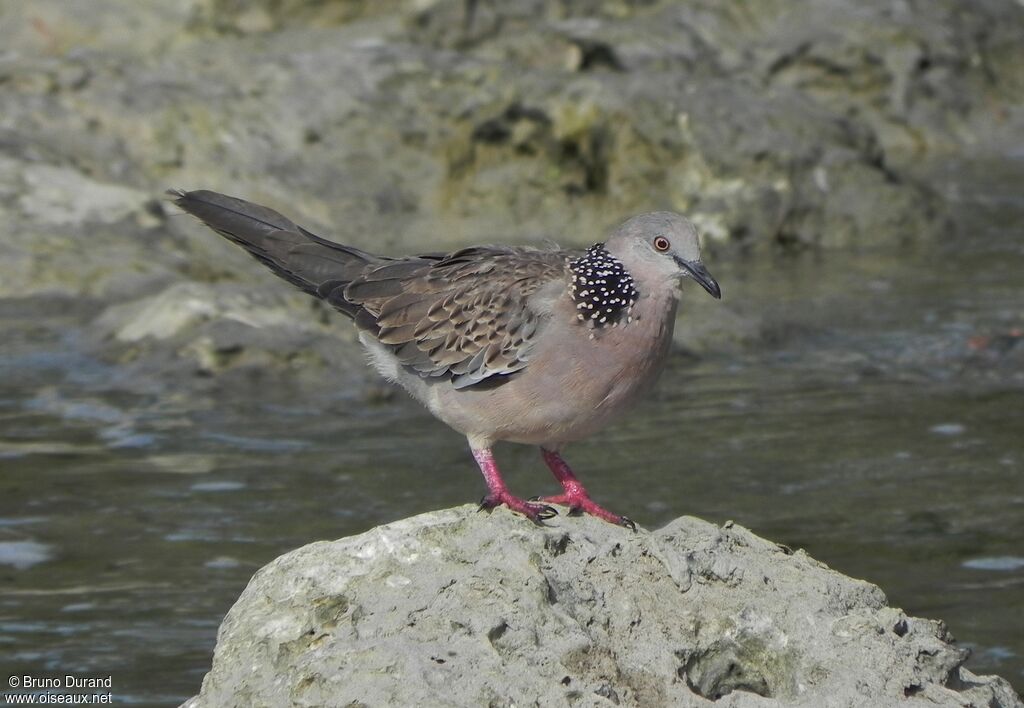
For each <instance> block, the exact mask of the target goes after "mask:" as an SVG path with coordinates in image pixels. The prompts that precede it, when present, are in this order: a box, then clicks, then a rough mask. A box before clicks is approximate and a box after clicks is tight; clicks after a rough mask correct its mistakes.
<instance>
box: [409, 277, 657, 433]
mask: <svg viewBox="0 0 1024 708" xmlns="http://www.w3.org/2000/svg"><path fill="white" fill-rule="evenodd" d="M676 303H677V300H676V297H675V293H674V292H666V293H665V295H664V296H662V297H657V296H648V297H643V296H641V297H640V299H639V300H638V301H637V302H636V305H635V306H634V308H633V317H632V321H631V322H629V323H628V324H627V323H620V324H619V325H618V326H616V327H603V328H591V327H589V326H587V325H586V324H584V323H581V322H579V321H578V320H577V319H576V318H575V316H574V315H575V313H574V309H575V308H574V304H573V302H572V301H571V300H570V299H569V298H565V300H564V301H559V302H558V303H556V304H555V306H554V307H553V310H552V312H551V319H550V320H549V321H548V322H547V325H546V327H545V330H544V332H543V334H542V336H541V337H539V339H538V342H537V347H536V349H535V350H534V352H533V353H532V355H531V358H530V363H529V365H528V366H527V367H526V369H525V370H523V371H521V372H519V373H518V374H516V375H515V376H513V377H512V378H511V379H510V380H508V381H506V382H504V383H502V384H501V385H499V386H495V387H492V388H482V389H479V388H473V389H464V390H458V391H457V390H454V389H452V388H451V387H449V386H439V385H430V386H426V387H423V388H424V390H422V391H421V392H416V391H413V390H412V389H410V392H411V393H413V395H414V396H416V397H417V398H419V399H420V400H422V401H423V402H424V403H425V404H426V405H427V406H428V408H430V410H431V411H432V412H433V413H434V415H436V416H437V417H438V418H440V419H441V420H443V421H445V422H446V423H448V424H449V425H450V426H451V427H453V428H455V429H456V430H458V431H460V432H462V433H463V434H465V435H467V436H468V437H469V438H470V439H471V441H475V442H476V443H477V444H492V443H493V442H495V441H497V440H507V441H511V442H520V443H527V444H533V445H546V446H549V447H550V446H555V445H557V444H560V443H565V442H571V441H574V440H579V439H581V438H584V437H587V436H589V435H591V434H592V433H594V432H596V431H597V430H600V429H601V428H603V427H604V426H606V425H608V424H609V423H611V422H612V421H614V420H615V419H616V418H617V417H619V416H620V415H621V414H622V413H624V412H626V411H627V410H628V409H629V408H630V407H631V406H632V405H633V404H634V403H635V402H636V400H637V399H638V398H639V397H640V396H642V395H643V394H644V393H645V392H646V391H647V390H649V389H650V387H651V385H652V384H653V383H654V382H655V381H656V380H657V377H658V375H659V374H660V373H661V370H662V369H663V368H664V364H665V360H666V358H667V355H668V352H669V348H670V346H671V341H672V328H673V324H674V321H675V310H676ZM567 323H568V324H567ZM412 383H413V386H414V387H415V386H416V384H415V382H412ZM407 388H409V387H408V386H407Z"/></svg>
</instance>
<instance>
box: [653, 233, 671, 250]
mask: <svg viewBox="0 0 1024 708" xmlns="http://www.w3.org/2000/svg"><path fill="white" fill-rule="evenodd" d="M671 245H672V244H670V243H669V242H668V239H667V238H665V237H664V236H658V237H657V238H655V239H654V248H655V249H656V250H658V251H667V250H668V249H669V247H670V246H671Z"/></svg>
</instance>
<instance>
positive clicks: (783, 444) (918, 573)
mask: <svg viewBox="0 0 1024 708" xmlns="http://www.w3.org/2000/svg"><path fill="white" fill-rule="evenodd" d="M944 174H945V175H946V178H945V182H946V183H947V188H946V191H947V196H948V197H949V198H950V199H952V200H955V201H956V202H957V204H958V211H959V217H958V226H957V229H956V231H955V233H951V235H950V237H949V238H948V239H945V240H943V241H942V242H939V243H934V244H919V245H917V246H915V247H912V248H911V247H893V248H890V249H887V250H885V251H875V252H859V253H854V252H847V253H829V254H826V255H820V254H803V255H801V256H795V257H788V258H782V257H773V258H770V259H762V260H760V261H758V260H752V259H747V260H733V261H730V262H722V261H721V260H720V261H718V262H716V263H715V266H714V268H713V269H712V270H713V272H714V273H715V275H716V276H717V277H718V279H719V281H720V282H721V283H722V284H723V289H724V290H725V293H726V297H727V298H729V299H730V300H732V301H733V302H736V303H743V305H742V307H741V310H742V311H743V312H744V313H747V314H750V315H752V316H755V317H756V320H757V321H759V322H761V323H762V324H761V325H759V326H760V327H761V328H762V329H763V330H764V332H765V334H764V335H763V337H762V338H761V344H760V345H759V346H757V347H740V348H737V349H735V350H733V349H731V348H730V347H723V348H720V349H719V350H715V351H713V352H712V353H711V354H709V355H707V356H704V357H701V358H699V359H698V358H694V357H690V356H687V355H685V354H680V355H679V356H677V357H675V358H674V359H673V361H672V364H671V366H670V368H669V370H668V371H667V372H666V373H665V375H664V377H663V379H662V382H663V385H662V386H661V387H660V389H659V390H658V392H657V394H656V396H655V397H654V398H653V400H651V401H649V402H647V403H645V404H644V405H643V406H642V407H641V408H640V409H638V410H637V411H636V413H635V414H633V415H631V416H630V417H629V418H628V419H627V420H625V421H624V422H623V424H622V425H621V426H619V427H617V428H615V429H613V430H610V431H608V433H607V434H606V435H604V436H603V437H601V438H595V439H592V440H589V441H587V442H586V443H581V444H578V445H576V446H574V447H572V448H570V449H569V450H568V452H567V458H568V459H569V461H570V462H571V463H572V464H573V465H574V467H576V468H577V470H578V471H579V472H580V474H581V476H582V477H583V479H584V481H585V482H586V483H587V484H588V486H589V488H590V490H591V491H592V493H593V494H594V496H595V497H596V498H598V499H599V500H601V501H604V502H606V503H607V505H608V506H609V507H611V508H613V509H615V510H618V511H621V512H623V513H626V514H628V515H630V516H631V517H633V518H634V519H635V520H636V521H637V522H639V523H641V524H642V525H644V526H647V527H650V528H654V527H657V526H659V525H661V524H663V523H665V522H667V521H668V520H670V519H672V518H674V517H676V516H679V515H681V514H693V515H697V516H701V517H703V518H706V519H709V520H711V521H715V522H723V521H725V520H727V519H733V520H735V521H737V522H738V523H740V524H743V525H744V526H748V527H750V528H751V529H753V530H754V531H755V532H757V533H759V534H761V535H764V536H766V537H768V538H771V539H773V540H776V541H779V542H782V543H786V544H788V545H790V546H794V547H804V548H806V549H807V550H808V551H809V552H810V553H811V554H812V555H813V556H815V557H816V558H818V559H820V560H822V561H824V562H826V563H828V564H829V565H830V566H832V567H833V568H836V569H838V570H840V571H842V572H844V573H847V574H850V575H853V576H858V577H863V578H866V579H868V580H870V581H872V582H875V583H877V584H879V585H880V586H881V587H882V588H883V589H884V590H885V591H886V593H887V594H888V596H889V599H890V601H891V602H892V603H893V604H895V605H897V606H901V607H903V608H904V609H905V610H906V611H907V612H908V613H910V614H914V615H920V616H926V617H936V618H942V619H944V620H946V621H947V623H948V624H949V626H950V628H951V630H952V632H953V633H954V635H955V636H956V637H957V638H958V640H959V641H960V642H961V643H962V644H964V645H966V646H970V647H971V648H972V649H973V650H974V654H973V656H972V658H971V660H970V662H969V666H970V667H971V668H972V669H973V670H975V671H976V672H980V673H986V672H994V673H999V674H1001V675H1003V676H1004V677H1006V678H1008V679H1009V680H1010V681H1011V682H1013V683H1014V684H1015V686H1016V687H1017V688H1018V689H1020V688H1021V687H1024V442H1022V439H1024V438H1022V435H1021V433H1022V430H1024V425H1022V422H1024V372H1022V366H1021V363H1022V362H1024V351H1022V350H1024V341H1022V338H1021V336H1020V328H1021V327H1024V288H1022V280H1021V276H1020V274H1021V273H1022V272H1024V225H1022V224H1024V198H1022V197H1021V196H1020V195H1021V194H1024V190H1021V189H1020V185H1022V184H1024V164H1020V163H1018V164H1012V163H1004V164H997V165H984V166H977V167H976V168H973V169H972V168H970V167H969V166H963V165H955V166H949V167H948V168H946V172H945V173H944ZM268 277H270V276H268ZM694 297H699V293H698V294H697V295H694ZM685 317H686V315H685V313H684V315H683V319H682V320H681V326H685V321H686V319H685ZM82 321H83V318H82V317H81V315H80V313H76V312H75V311H74V310H73V309H72V310H71V311H68V310H67V309H66V308H65V307H64V306H53V305H52V304H49V305H48V304H45V303H31V302H30V303H2V304H0V322H2V324H3V326H4V329H5V343H4V350H3V357H2V359H0V469H2V471H3V472H2V474H0V667H2V668H3V669H7V671H6V673H8V674H22V673H28V674H35V675H40V674H55V673H56V674H64V673H74V674H77V675H79V676H105V675H108V674H111V675H112V676H113V689H112V690H113V693H114V697H115V700H118V701H120V702H122V703H128V704H136V705H168V704H173V703H176V702H179V701H181V700H183V699H185V698H186V697H188V696H189V695H192V694H193V693H195V692H196V691H197V690H198V689H199V685H200V682H201V680H202V676H203V673H204V671H205V670H206V668H208V666H209V662H210V655H211V652H212V649H213V644H214V641H215V633H216V629H217V626H218V624H219V622H220V620H221V618H222V617H223V615H224V613H225V612H226V611H227V609H228V608H229V607H230V605H231V603H232V602H233V601H234V599H235V598H236V597H237V596H238V594H239V593H240V592H241V590H242V589H243V587H244V586H245V584H246V582H247V581H248V578H249V576H250V575H251V574H252V573H253V572H254V571H255V570H256V569H257V568H259V567H260V566H262V565H263V564H265V563H267V562H269V561H270V560H272V559H273V558H274V557H275V556H277V555H279V554H280V553H283V552H285V551H287V550H290V549H292V548H295V547H297V546H300V545H302V544H305V543H308V542H311V541H313V540H317V539H321V538H337V537H340V536H344V535H348V534H352V533H357V532H361V531H364V530H366V529H368V528H370V527H372V526H374V525H376V524H380V523H384V522H388V521H392V520H395V519H398V518H402V517H405V516H409V515H412V514H416V513H419V512H424V511H428V510H431V509H438V508H442V507H448V506H452V505H456V504H460V503H465V502H468V501H473V500H475V499H477V498H478V497H479V496H480V495H481V493H482V489H483V485H482V482H481V480H480V479H479V476H478V473H477V472H476V471H475V469H474V467H473V463H472V460H471V458H470V457H469V454H468V452H467V450H466V448H465V443H464V441H463V440H462V439H460V437H459V436H457V435H456V434H454V433H451V432H449V431H447V429H446V428H444V427H443V426H442V425H441V424H440V423H437V422H435V421H434V420H433V419H432V418H430V416H429V415H428V414H427V413H426V412H425V411H423V410H422V409H420V408H419V407H418V406H416V405H415V404H413V403H411V402H408V401H406V400H405V399H404V398H403V397H400V396H399V397H396V398H394V399H393V400H386V401H382V402H379V403H374V404H365V403H356V402H355V396H354V395H353V394H349V393H347V392H324V393H323V394H321V395H319V396H312V397H311V396H310V395H309V393H308V391H307V390H305V389H303V390H302V392H301V395H300V394H299V393H297V391H298V389H297V388H296V387H294V386H293V385H292V384H291V383H290V382H288V381H281V382H279V385H276V386H267V385H264V386H261V387H259V389H258V390H256V389H253V388H251V387H226V388H223V389H220V390H218V391H217V393H216V395H212V394H208V395H189V394H187V393H181V394H176V393H175V392H174V391H168V390H165V389H164V388H162V386H161V385H160V383H159V382H154V385H153V389H152V390H151V391H139V389H138V386H132V387H127V386H124V385H122V382H121V378H120V377H121V375H122V374H121V372H119V370H118V368H117V367H115V366H111V365H108V364H104V363H101V362H99V361H97V360H95V359H93V358H90V357H89V356H87V355H85V354H83V353H81V352H82V351H84V350H85V348H84V347H83V346H82V345H81V338H82V336H83V333H82V329H81V328H82ZM339 325H341V323H340V322H339ZM498 457H499V461H500V462H501V463H502V464H503V466H504V469H505V470H506V476H507V478H508V481H509V483H510V485H511V486H512V487H513V489H515V490H517V491H519V492H520V493H522V494H524V495H527V496H529V495H531V494H534V493H544V492H547V491H551V490H552V481H551V478H550V476H549V475H548V474H547V472H546V470H545V469H544V467H543V464H542V463H541V461H540V459H539V456H537V454H536V452H535V451H534V450H531V449H528V448H522V447H518V446H506V447H504V448H499V450H498ZM558 523H569V524H571V523H572V521H571V519H569V520H560V521H559V522H558Z"/></svg>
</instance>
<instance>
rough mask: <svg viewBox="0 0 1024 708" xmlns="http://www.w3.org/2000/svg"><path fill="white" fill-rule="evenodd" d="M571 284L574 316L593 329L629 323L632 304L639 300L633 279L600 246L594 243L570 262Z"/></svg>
mask: <svg viewBox="0 0 1024 708" xmlns="http://www.w3.org/2000/svg"><path fill="white" fill-rule="evenodd" d="M569 271H570V273H571V274H572V281H571V282H570V283H569V295H570V296H571V297H572V299H573V302H575V303H576V316H577V318H578V319H579V320H581V321H583V322H586V323H587V324H589V325H590V326H592V327H603V326H605V325H612V326H614V325H617V324H618V323H619V321H620V320H622V319H623V317H624V318H625V321H626V322H629V321H630V320H631V317H630V312H631V310H632V309H633V303H635V302H636V299H637V298H638V297H639V296H640V293H638V292H637V290H636V288H635V287H633V276H631V275H630V274H629V273H628V272H627V271H626V268H625V267H624V266H623V265H622V263H620V262H619V261H618V260H617V259H616V258H615V257H614V256H612V254H610V253H608V251H606V250H605V248H604V244H603V243H595V244H594V245H593V246H591V247H590V248H588V249H587V252H586V253H584V254H583V255H582V256H580V257H579V258H577V259H576V260H573V261H569Z"/></svg>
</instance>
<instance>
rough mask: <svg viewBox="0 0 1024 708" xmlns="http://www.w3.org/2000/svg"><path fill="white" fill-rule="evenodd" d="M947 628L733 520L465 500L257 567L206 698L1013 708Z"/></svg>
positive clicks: (319, 702)
mask: <svg viewBox="0 0 1024 708" xmlns="http://www.w3.org/2000/svg"><path fill="white" fill-rule="evenodd" d="M966 654H967V652H966V651H965V650H964V649H960V648H957V647H956V646H955V645H954V644H953V643H952V638H951V637H950V636H949V634H948V633H947V632H946V630H945V628H944V626H943V625H942V623H941V622H936V621H933V620H926V619H918V618H912V617H907V616H906V615H905V614H903V612H901V611H900V610H898V609H895V608H891V607H887V606H886V599H885V595H884V594H883V593H882V591H881V590H880V589H879V588H877V587H875V586H874V585H871V584H869V583H866V582H863V581H860V580H854V579H852V578H848V577H846V576H844V575H841V574H839V573H837V572H835V571H833V570H830V569H829V568H827V567H826V566H824V565H823V564H821V563H819V562H817V561H815V560H813V559H812V558H810V557H809V556H807V555H806V554H805V553H803V552H802V551H797V552H795V553H794V552H792V551H790V550H789V549H786V548H785V547H781V546H778V545H776V544H774V543H771V542H769V541H766V540H764V539H762V538H759V537H757V536H755V535H753V534H752V533H751V532H749V531H747V530H746V529H743V528H740V527H738V526H733V525H731V524H726V526H725V527H723V528H718V527H715V526H712V525H711V524H708V523H706V522H704V521H700V520H698V519H694V518H690V517H683V518H680V519H677V520H676V521H674V522H672V523H671V524H669V525H668V526H666V527H665V528H662V529H660V530H658V531H654V532H647V531H640V532H639V533H631V532H629V531H627V530H625V529H622V528H617V527H614V526H610V525H608V524H605V523H603V522H600V521H596V520H594V519H591V518H565V517H560V518H559V519H556V520H555V521H553V522H552V523H551V524H550V526H549V527H546V528H538V527H536V526H532V525H530V524H529V523H527V522H526V521H524V520H523V519H522V518H519V517H516V516H514V515H512V514H511V513H508V512H506V511H504V510H498V511H495V512H494V513H492V514H490V515H488V514H483V513H475V512H474V511H473V509H472V508H471V507H462V508H457V509H451V510H446V511H440V512H436V513H431V514H424V515H422V516H417V517H414V518H411V519H406V520H403V521H399V522H396V523H393V524H389V525H387V526H381V527H379V528H376V529H373V530H371V531H369V532H367V533H365V534H362V535H360V536H355V537H352V538H345V539H341V540H338V541H332V542H319V543H314V544H311V545H309V546H306V547H304V548H300V549H298V550H296V551H294V552H291V553H288V554H286V555H284V556H282V557H280V558H278V559H277V560H275V561H274V562H272V563H271V564H270V565H268V566H266V567H265V568H263V569H262V570H261V571H259V572H258V573H257V574H256V575H255V576H254V577H253V579H252V581H251V582H250V583H249V586H248V587H247V588H246V590H245V592H244V593H243V594H242V596H241V598H240V599H239V600H238V602H237V603H236V604H235V606H234V607H233V608H232V609H231V611H230V612H229V613H228V615H227V618H226V619H225V620H224V623H223V625H222V626H221V628H220V633H219V637H218V642H217V648H216V652H215V655H214V659H213V668H212V670H211V671H210V673H209V674H207V676H206V679H205V680H204V681H203V687H202V692H201V693H200V694H199V695H198V696H196V697H195V698H193V699H191V700H190V701H188V702H187V703H186V704H185V705H186V706H188V707H190V708H198V707H200V706H210V707H213V706H217V707H221V706H284V705H298V706H325V705H330V706H348V705H353V706H426V705H456V706H513V705H515V706H526V705H531V706H532V705H542V706H555V705H574V706H615V705H618V706H645V707H646V706H663V705H671V706H691V705H694V706H695V705H710V704H711V702H712V701H717V703H718V705H722V706H765V705H780V704H784V705H807V706H811V705H813V706H887V705H893V704H898V703H902V702H914V703H917V702H919V699H922V698H923V699H925V700H926V701H928V705H931V706H1024V703H1022V702H1021V700H1020V698H1019V697H1018V696H1017V695H1016V694H1015V693H1014V692H1013V690H1012V689H1011V688H1010V686H1009V684H1008V683H1006V681H1004V680H1003V679H1000V678H998V677H978V676H974V675H973V674H971V672H969V671H967V670H966V669H964V668H963V667H962V663H963V661H964V659H965V658H966Z"/></svg>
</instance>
